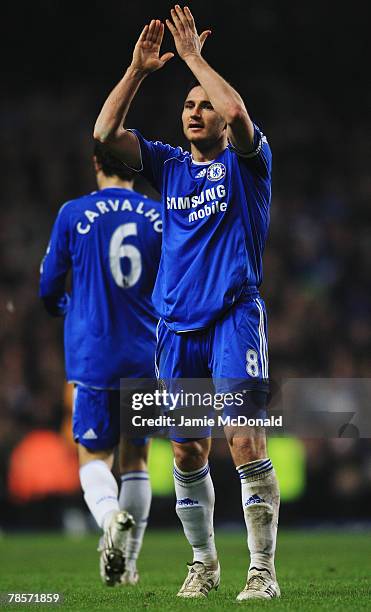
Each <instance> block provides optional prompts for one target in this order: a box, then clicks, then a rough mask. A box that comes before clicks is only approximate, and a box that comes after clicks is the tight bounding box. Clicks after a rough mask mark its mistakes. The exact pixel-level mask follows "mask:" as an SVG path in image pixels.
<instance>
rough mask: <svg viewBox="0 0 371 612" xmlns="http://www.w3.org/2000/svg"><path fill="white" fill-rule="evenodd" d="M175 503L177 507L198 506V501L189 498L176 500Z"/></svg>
mask: <svg viewBox="0 0 371 612" xmlns="http://www.w3.org/2000/svg"><path fill="white" fill-rule="evenodd" d="M176 503H177V504H178V506H195V505H197V504H198V500H197V499H191V498H190V497H184V498H183V499H177V500H176Z"/></svg>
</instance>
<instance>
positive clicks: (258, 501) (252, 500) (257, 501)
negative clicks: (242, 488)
mask: <svg viewBox="0 0 371 612" xmlns="http://www.w3.org/2000/svg"><path fill="white" fill-rule="evenodd" d="M262 502H263V503H264V502H265V499H262V498H261V497H259V495H256V494H255V495H252V496H251V497H249V499H248V500H247V501H246V502H245V507H246V506H251V504H261V503H262Z"/></svg>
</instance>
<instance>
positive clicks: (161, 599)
mask: <svg viewBox="0 0 371 612" xmlns="http://www.w3.org/2000/svg"><path fill="white" fill-rule="evenodd" d="M244 539H245V534H244V533H242V532H241V533H235V532H233V533H228V532H220V533H219V534H218V536H217V545H218V549H219V553H220V561H221V566H222V583H221V586H220V589H219V591H218V592H215V591H213V592H212V593H211V594H210V595H209V597H208V599H207V600H202V601H200V602H195V601H183V600H179V599H176V598H175V594H176V592H177V589H178V588H179V586H180V584H181V583H182V581H183V579H184V577H185V573H186V567H185V562H186V561H187V560H189V557H190V554H189V548H188V545H187V544H186V543H185V541H184V538H183V536H182V534H181V531H180V530H179V531H176V532H156V531H152V532H151V531H149V533H148V534H147V536H146V539H145V544H144V547H143V551H142V556H141V559H140V563H139V569H140V573H141V582H140V585H138V586H137V587H126V588H125V587H124V588H113V589H112V588H107V587H104V586H103V585H101V584H100V581H99V578H98V553H97V552H95V549H96V544H97V538H96V537H94V536H89V537H84V538H83V539H71V538H67V537H62V536H60V535H40V536H34V535H33V536H25V535H17V536H5V537H3V538H2V539H1V540H0V560H1V561H0V591H3V592H4V591H6V592H29V593H30V592H44V593H45V592H49V593H50V592H60V593H63V595H64V603H63V605H61V606H47V605H45V606H40V605H39V606H38V605H35V604H34V605H32V606H31V605H28V606H25V605H22V604H19V605H17V606H15V605H13V606H11V607H8V606H6V607H7V608H8V609H10V608H12V609H17V610H47V609H48V610H51V609H54V610H57V609H60V610H63V611H67V610H68V611H69V610H89V611H90V612H93V611H94V610H100V611H106V610H107V611H108V610H115V611H121V610H129V611H131V610H148V611H152V610H169V611H170V610H205V611H206V610H207V611H209V610H238V609H239V608H241V607H246V606H248V607H249V608H250V609H252V608H253V609H254V610H255V609H265V608H267V607H269V609H270V610H274V611H278V610H292V611H293V612H299V611H300V612H301V611H307V610H308V611H309V610H310V611H317V610H329V611H330V610H331V612H334V611H335V612H340V611H342V610H344V611H345V610H347V612H348V611H349V610H352V611H357V610H371V537H370V534H369V533H364V534H360V533H347V532H334V533H328V532H316V531H314V532H310V531H308V532H283V531H281V533H280V537H279V544H278V554H277V572H278V576H279V582H280V585H281V590H282V598H281V599H280V600H274V601H268V602H265V601H262V602H256V601H254V602H249V603H245V604H237V603H235V601H234V600H235V597H236V595H237V593H238V592H239V591H240V590H241V589H242V587H243V586H244V580H245V574H246V568H247V553H246V547H245V543H244Z"/></svg>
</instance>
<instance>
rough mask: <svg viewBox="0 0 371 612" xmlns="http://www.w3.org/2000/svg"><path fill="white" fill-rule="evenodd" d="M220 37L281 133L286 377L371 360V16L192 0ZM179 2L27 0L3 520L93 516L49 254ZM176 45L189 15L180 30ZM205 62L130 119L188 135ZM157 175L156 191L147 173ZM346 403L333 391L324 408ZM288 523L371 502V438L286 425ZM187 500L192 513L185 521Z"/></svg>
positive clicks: (357, 514) (8, 221)
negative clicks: (53, 307) (51, 310)
mask: <svg viewBox="0 0 371 612" xmlns="http://www.w3.org/2000/svg"><path fill="white" fill-rule="evenodd" d="M189 5H190V7H191V9H192V10H193V12H194V15H195V19H196V22H197V24H199V30H200V31H201V30H202V29H204V28H206V27H210V28H211V29H212V31H213V34H212V36H211V38H210V40H208V41H207V43H206V46H205V50H204V55H205V57H206V59H207V60H208V61H209V62H210V63H211V64H212V66H213V67H215V68H216V69H217V70H218V71H220V72H221V74H223V76H225V77H226V78H227V79H228V80H229V81H230V82H232V84H234V85H235V86H236V88H237V89H238V91H239V92H240V93H241V95H242V96H243V97H244V100H245V102H246V105H247V108H248V110H249V112H250V114H251V116H252V117H253V119H254V120H255V122H256V123H258V125H259V126H260V127H261V128H262V129H263V131H264V133H265V134H266V135H267V137H268V139H269V141H270V144H271V147H272V150H273V164H274V165H273V168H274V169H273V200H272V214H271V229H270V235H269V240H268V245H267V248H266V253H265V260H264V266H265V278H264V282H263V285H262V288H261V292H262V296H263V297H264V299H265V300H266V303H267V308H268V313H269V345H270V366H271V375H272V379H273V381H274V388H276V387H279V385H280V383H281V381H282V380H284V379H286V378H306V379H307V378H310V377H312V378H317V377H319V378H325V377H333V378H347V379H351V378H367V377H369V376H370V367H371V350H370V349H371V318H370V311H371V207H370V196H371V178H370V138H369V134H370V111H369V109H370V89H369V88H367V87H366V80H367V73H368V57H369V54H368V53H367V48H366V37H367V36H368V34H366V28H368V23H369V20H368V19H367V15H366V14H365V13H362V5H361V3H359V4H358V2H357V1H356V2H355V3H353V5H352V11H349V10H348V9H349V7H346V6H344V7H343V8H342V7H341V6H340V5H339V4H334V3H326V2H320V1H319V0H314V1H313V2H310V3H293V2H291V1H288V0H287V1H285V0H284V1H282V2H280V3H276V2H274V0H267V1H264V2H261V1H259V0H252V1H249V2H244V1H242V0H229V2H228V3H215V2H211V0H203V2H200V1H199V2H195V1H193V2H190V3H189ZM170 6H171V4H170V3H169V2H164V1H159V2H156V3H150V2H149V1H142V2H140V3H135V2H132V1H127V2H121V3H119V2H117V1H113V0H106V1H105V2H104V3H98V2H92V3H89V5H84V3H82V5H81V6H78V7H77V6H76V4H73V3H72V2H71V1H68V0H67V1H63V2H62V0H53V1H51V2H50V1H47V0H42V1H36V2H33V3H24V4H23V6H22V11H21V13H20V14H19V13H18V10H19V8H18V5H11V4H9V3H8V4H7V6H6V8H5V19H4V20H3V23H2V26H1V27H2V32H1V40H2V44H3V45H4V53H3V54H2V60H3V64H4V65H3V85H4V87H3V96H2V98H1V101H0V108H1V114H0V123H1V141H2V144H1V147H0V160H1V162H0V165H1V170H2V172H1V177H2V178H1V208H0V236H1V239H0V308H1V319H0V363H1V377H0V528H4V529H10V528H11V529H13V528H14V529H16V528H30V527H38V528H40V527H60V526H64V527H65V528H66V529H72V530H73V529H78V528H79V526H80V527H81V525H84V524H85V523H84V520H85V516H84V511H85V510H84V505H83V502H82V497H81V495H80V492H79V484H78V478H77V463H76V456H75V449H74V447H73V443H71V439H70V435H69V421H68V419H69V406H70V398H69V390H68V389H66V387H65V381H64V368H63V347H62V326H63V322H62V321H60V320H55V319H50V318H49V317H48V316H47V314H46V313H45V312H44V311H43V308H42V306H41V304H40V302H39V299H38V279H39V265H40V261H41V259H42V257H43V253H44V251H45V249H46V246H47V243H48V239H49V234H50V231H51V227H52V223H53V220H54V218H55V215H56V213H57V211H58V209H59V207H60V206H61V205H62V204H63V202H65V201H67V200H69V199H72V198H74V197H77V196H79V195H81V194H83V193H86V192H89V191H92V190H94V188H95V181H94V174H93V171H92V165H91V156H92V129H93V125H94V120H95V117H96V116H97V113H98V111H99V109H100V107H101V105H102V103H103V101H104V99H105V97H106V95H107V94H108V92H109V90H110V89H111V88H112V87H113V85H114V84H115V83H116V82H117V81H118V79H119V78H120V76H121V75H122V73H123V71H124V69H125V67H126V66H127V65H128V63H129V62H130V58H131V51H132V48H133V45H134V44H135V42H136V39H137V36H138V35H139V32H140V31H141V29H142V27H143V25H144V24H145V23H146V21H148V20H149V19H150V18H161V19H164V18H165V17H166V16H167V15H168V9H169V7H170ZM171 47H172V41H171V39H170V36H169V35H166V37H165V41H164V48H165V50H169V49H170V48H171ZM190 76H191V75H190V73H188V72H187V69H186V67H185V66H184V65H182V63H181V61H180V60H179V59H173V60H172V61H171V62H170V63H169V64H168V65H167V67H166V68H165V69H164V70H163V71H160V72H158V73H156V74H154V75H151V76H150V77H149V78H148V79H147V80H146V82H145V83H144V86H143V88H142V90H141V91H140V93H139V95H138V97H137V99H136V100H135V103H134V106H133V110H132V111H131V113H130V116H129V118H128V122H127V124H128V125H129V126H133V127H137V128H138V129H139V130H140V131H142V132H143V133H144V134H145V135H146V136H147V137H148V138H153V139H161V140H163V141H165V142H169V143H170V144H173V145H177V144H182V145H183V146H184V144H185V143H184V140H183V136H182V133H181V130H180V112H181V106H182V102H183V98H184V95H185V93H186V90H187V84H188V82H189V81H190ZM137 189H138V190H139V191H143V192H145V193H149V194H151V195H152V196H153V195H155V196H156V194H154V193H153V191H152V190H151V188H150V187H149V186H148V185H147V184H146V183H145V182H144V181H143V180H142V179H139V180H138V183H137ZM325 409H326V406H324V410H325ZM164 444H165V445H166V444H167V443H166V442H163V443H160V442H159V443H157V446H156V448H154V450H153V460H152V468H151V469H152V478H153V483H154V489H155V493H156V496H155V499H154V506H153V514H152V524H153V525H157V524H161V522H164V516H166V523H167V524H170V522H171V520H173V519H172V512H171V511H166V513H164V509H166V510H167V509H170V506H169V503H170V504H171V503H172V488H171V474H170V477H169V472H170V458H169V453H168V447H166V448H165V446H164ZM271 444H272V449H271V452H272V456H273V459H275V458H276V462H277V466H278V469H279V476H280V479H281V480H282V484H283V489H284V495H283V498H284V499H283V505H282V521H283V522H284V523H285V524H287V525H294V524H303V523H306V524H309V523H320V522H323V521H325V522H326V521H327V522H328V521H335V522H336V521H343V520H351V521H356V522H357V521H359V520H362V521H367V520H370V519H371V444H370V440H369V439H366V438H362V437H361V438H358V437H343V438H338V439H320V438H317V439H301V440H298V439H286V440H285V439H281V440H274V439H273V440H272V441H271ZM211 462H212V463H213V474H214V480H215V485H216V490H217V497H218V498H219V500H221V499H222V498H223V494H224V493H226V487H227V486H228V498H229V500H230V501H229V503H228V506H227V507H226V505H225V503H222V502H221V501H219V502H217V508H216V519H217V521H219V522H223V523H231V524H232V523H234V522H235V521H242V516H241V512H240V502H239V484H238V482H237V478H234V476H233V467H232V464H231V461H230V460H229V457H228V451H227V448H226V446H225V444H224V442H223V441H221V440H218V441H216V443H215V447H214V451H213V455H212V459H211ZM175 520H176V519H175V513H174V522H175Z"/></svg>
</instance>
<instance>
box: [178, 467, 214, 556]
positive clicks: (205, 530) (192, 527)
mask: <svg viewBox="0 0 371 612" xmlns="http://www.w3.org/2000/svg"><path fill="white" fill-rule="evenodd" d="M174 482H175V493H176V500H177V501H176V506H175V510H176V513H177V515H178V517H179V518H180V520H181V523H182V525H183V529H184V533H185V536H186V538H187V540H188V542H189V543H190V545H191V546H192V548H193V561H201V562H202V563H205V565H209V566H212V567H215V565H216V562H217V559H218V554H217V552H216V548H215V542H214V527H213V515H214V503H215V494H214V486H213V481H212V480H211V476H210V468H209V464H208V463H206V465H204V466H203V467H202V468H200V469H199V470H195V471H193V472H182V471H181V470H180V469H179V468H178V467H177V465H176V463H175V461H174Z"/></svg>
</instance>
